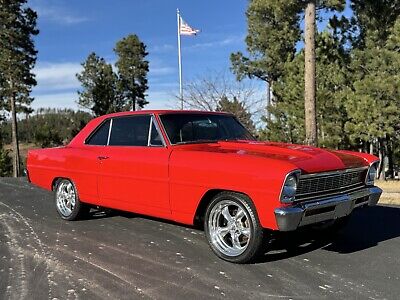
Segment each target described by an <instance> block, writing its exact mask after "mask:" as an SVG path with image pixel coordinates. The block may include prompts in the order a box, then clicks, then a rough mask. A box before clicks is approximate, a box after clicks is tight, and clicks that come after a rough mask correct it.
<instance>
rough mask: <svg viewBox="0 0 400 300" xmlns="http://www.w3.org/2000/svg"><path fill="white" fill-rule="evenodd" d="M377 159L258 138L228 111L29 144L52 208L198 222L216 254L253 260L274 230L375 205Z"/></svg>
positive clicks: (32, 168) (130, 122) (113, 121)
mask: <svg viewBox="0 0 400 300" xmlns="http://www.w3.org/2000/svg"><path fill="white" fill-rule="evenodd" d="M377 163H378V159H377V158H376V157H375V156H372V155H369V154H364V153H358V152H349V151H334V150H326V149H320V148H315V147H310V146H304V145H293V144H284V143H271V142H259V141H257V140H256V139H255V138H254V137H253V136H252V135H251V134H250V133H249V132H248V131H247V130H246V129H245V128H244V127H243V126H242V125H241V124H240V123H239V122H238V121H237V119H236V118H235V117H234V116H232V115H230V114H226V113H211V112H194V111H138V112H124V113H116V114H110V115H105V116H102V117H98V118H96V119H93V120H92V121H91V122H89V123H88V125H87V126H86V127H85V128H84V129H82V131H81V132H80V133H78V135H77V136H76V137H75V138H74V139H73V140H72V141H71V142H70V143H69V144H68V145H67V146H65V147H59V148H49V149H40V150H32V151H29V154H28V158H27V175H28V179H29V180H30V181H31V182H32V183H33V184H35V185H38V186H40V187H42V188H45V189H48V190H53V191H54V194H55V206H56V209H57V212H58V214H59V215H60V217H61V218H63V219H65V220H76V219H78V218H80V217H83V216H84V215H85V214H86V213H88V211H89V210H90V208H91V207H93V206H100V207H105V208H112V209H118V210H123V211H129V212H135V213H139V214H143V215H149V216H153V217H158V218H163V219H168V220H173V221H176V222H179V223H183V224H189V225H201V226H204V231H205V235H206V237H207V240H208V242H209V244H210V247H211V249H212V250H213V251H214V253H215V254H216V255H217V256H219V257H220V258H222V259H225V260H227V261H230V262H236V263H246V262H249V261H251V260H253V259H254V258H255V257H256V256H257V254H258V253H259V252H260V251H261V250H263V249H262V245H263V241H265V239H267V238H268V237H269V236H270V235H269V234H267V232H271V230H272V231H294V230H296V229H297V228H299V227H301V226H304V225H309V224H317V225H318V224H323V223H325V224H326V223H327V222H331V223H335V222H337V223H340V222H341V221H343V220H344V219H346V218H348V215H350V214H351V212H352V211H353V209H354V208H357V207H364V206H371V205H375V204H376V203H377V202H378V200H379V197H380V195H381V192H382V191H381V190H380V189H379V188H378V187H375V186H374V178H375V175H376V168H377Z"/></svg>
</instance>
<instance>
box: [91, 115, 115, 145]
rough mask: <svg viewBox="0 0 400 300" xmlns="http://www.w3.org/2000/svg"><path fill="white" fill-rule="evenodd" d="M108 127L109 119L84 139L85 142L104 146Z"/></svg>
mask: <svg viewBox="0 0 400 300" xmlns="http://www.w3.org/2000/svg"><path fill="white" fill-rule="evenodd" d="M109 129H110V120H107V121H106V122H104V123H103V124H102V125H100V127H98V128H97V129H96V130H95V131H94V132H93V133H92V134H91V135H90V136H89V138H88V139H87V140H86V144H88V145H98V146H106V145H107V140H108V131H109Z"/></svg>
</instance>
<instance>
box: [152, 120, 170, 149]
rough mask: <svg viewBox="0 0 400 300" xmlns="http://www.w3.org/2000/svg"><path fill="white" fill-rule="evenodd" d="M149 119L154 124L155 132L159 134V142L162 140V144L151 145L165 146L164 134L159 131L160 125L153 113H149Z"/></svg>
mask: <svg viewBox="0 0 400 300" xmlns="http://www.w3.org/2000/svg"><path fill="white" fill-rule="evenodd" d="M151 119H152V121H153V124H154V126H155V127H156V130H157V133H158V135H159V136H160V139H161V142H162V146H160V145H151V146H152V147H167V143H166V142H165V139H164V136H163V135H162V133H161V129H160V127H159V126H158V123H157V119H156V116H155V114H152V115H151Z"/></svg>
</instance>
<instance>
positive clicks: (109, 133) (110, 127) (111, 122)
mask: <svg viewBox="0 0 400 300" xmlns="http://www.w3.org/2000/svg"><path fill="white" fill-rule="evenodd" d="M112 125H113V118H111V119H110V126H109V127H108V137H107V145H106V146H108V145H110V137H111V129H112Z"/></svg>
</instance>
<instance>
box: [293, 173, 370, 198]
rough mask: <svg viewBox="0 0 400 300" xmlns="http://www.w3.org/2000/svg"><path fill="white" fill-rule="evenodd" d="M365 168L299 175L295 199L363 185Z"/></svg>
mask: <svg viewBox="0 0 400 300" xmlns="http://www.w3.org/2000/svg"><path fill="white" fill-rule="evenodd" d="M366 174H367V168H361V169H347V170H342V171H336V172H328V173H320V174H311V175H303V176H300V180H299V184H298V187H297V192H296V200H304V199H308V198H313V197H317V196H324V195H331V194H340V193H343V192H346V191H349V190H353V189H357V188H359V187H362V186H364V182H365V176H366Z"/></svg>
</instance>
